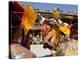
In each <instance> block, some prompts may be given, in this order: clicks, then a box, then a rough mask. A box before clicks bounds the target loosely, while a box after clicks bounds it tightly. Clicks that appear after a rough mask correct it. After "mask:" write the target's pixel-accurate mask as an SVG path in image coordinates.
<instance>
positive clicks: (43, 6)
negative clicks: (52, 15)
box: [20, 1, 78, 12]
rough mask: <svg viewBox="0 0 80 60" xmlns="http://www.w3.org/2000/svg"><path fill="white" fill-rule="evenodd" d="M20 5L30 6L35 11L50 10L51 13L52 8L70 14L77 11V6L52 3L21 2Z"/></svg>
mask: <svg viewBox="0 0 80 60" xmlns="http://www.w3.org/2000/svg"><path fill="white" fill-rule="evenodd" d="M20 3H21V4H22V5H23V6H24V7H25V6H26V5H30V6H32V7H34V8H36V9H43V10H50V11H53V9H54V8H56V7H58V8H60V10H62V11H63V12H72V11H77V10H78V6H77V5H69V4H54V3H36V2H22V1H20Z"/></svg>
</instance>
